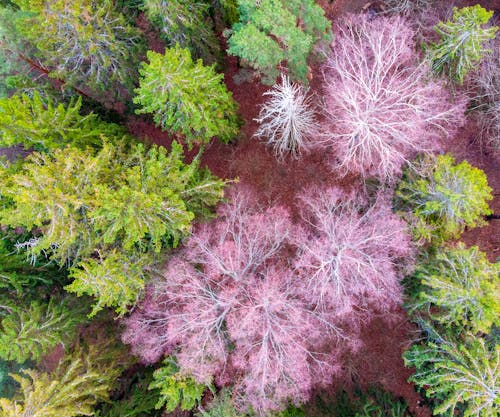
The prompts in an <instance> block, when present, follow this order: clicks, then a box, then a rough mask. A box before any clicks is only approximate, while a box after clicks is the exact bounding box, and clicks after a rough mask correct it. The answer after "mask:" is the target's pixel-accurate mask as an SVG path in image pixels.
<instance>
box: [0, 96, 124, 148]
mask: <svg viewBox="0 0 500 417" xmlns="http://www.w3.org/2000/svg"><path fill="white" fill-rule="evenodd" d="M81 106H82V101H81V98H79V99H78V100H76V101H71V102H70V103H69V104H68V105H66V106H64V105H62V104H56V103H54V101H53V100H51V99H50V98H42V97H41V96H40V95H39V94H38V92H37V91H35V92H34V94H33V96H31V97H30V96H27V95H25V94H23V95H21V96H17V95H14V96H12V97H9V98H0V146H12V145H16V144H23V145H24V147H25V149H30V148H34V149H36V150H48V149H54V148H62V147H64V146H66V145H74V146H77V147H81V148H84V147H86V146H93V147H99V146H101V145H102V139H101V136H102V135H104V136H106V137H109V138H114V137H116V138H120V139H121V138H123V137H124V136H125V131H124V129H122V128H121V127H119V126H118V125H115V124H113V123H105V122H103V121H101V120H100V119H99V118H98V117H97V116H96V115H95V114H93V113H90V114H89V115H86V116H82V115H81V114H80V109H81Z"/></svg>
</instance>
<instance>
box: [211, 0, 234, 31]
mask: <svg viewBox="0 0 500 417" xmlns="http://www.w3.org/2000/svg"><path fill="white" fill-rule="evenodd" d="M210 5H211V7H212V9H213V11H214V14H216V15H217V14H219V15H220V16H221V17H222V20H223V22H224V24H225V25H227V26H231V25H233V24H234V23H236V22H237V21H238V20H239V18H240V14H239V11H238V0H210Z"/></svg>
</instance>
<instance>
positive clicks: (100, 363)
mask: <svg viewBox="0 0 500 417" xmlns="http://www.w3.org/2000/svg"><path fill="white" fill-rule="evenodd" d="M124 354H125V352H124V351H123V350H122V349H121V348H119V347H117V346H116V345H113V344H112V343H111V342H109V341H107V342H104V343H102V342H101V343H98V344H96V345H91V346H90V347H88V348H81V347H77V348H76V349H75V350H74V352H73V353H71V354H69V355H67V356H66V357H65V358H64V359H63V360H62V361H61V363H60V364H59V366H58V367H57V369H56V370H55V371H54V372H52V373H47V372H42V371H37V370H34V369H28V370H25V371H23V372H22V374H20V375H13V378H14V379H15V380H16V381H17V382H18V383H19V384H20V386H21V389H20V392H19V394H18V395H17V396H16V397H14V398H13V399H11V400H9V399H5V398H0V415H1V416H2V417H28V416H29V417H61V416H64V417H73V416H82V415H84V416H92V415H94V406H95V404H96V403H97V402H100V401H107V400H108V399H109V393H110V391H111V390H112V389H113V388H114V387H115V385H116V382H117V379H118V377H119V376H120V374H121V372H122V371H123V365H124V363H125V362H124V360H123V357H124Z"/></svg>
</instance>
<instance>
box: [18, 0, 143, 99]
mask: <svg viewBox="0 0 500 417" xmlns="http://www.w3.org/2000/svg"><path fill="white" fill-rule="evenodd" d="M13 3H15V4H16V5H17V6H19V7H20V9H21V10H22V11H24V12H29V14H27V15H26V16H25V17H23V18H20V19H19V21H18V23H17V26H18V28H19V30H20V32H21V33H22V35H23V36H24V37H25V39H26V40H28V41H29V42H30V43H31V44H33V45H34V46H35V48H36V50H37V52H36V56H37V57H38V58H39V59H40V60H41V62H42V63H43V65H44V66H45V67H46V68H47V69H48V70H49V71H50V75H51V76H53V77H55V78H58V79H61V80H63V81H64V82H65V83H67V84H69V85H72V86H76V87H80V88H82V87H88V88H90V89H91V90H96V91H101V92H102V91H104V90H106V89H107V90H108V91H115V92H119V91H120V89H119V88H116V87H117V85H120V84H121V85H122V86H128V87H131V85H132V82H133V80H134V75H135V72H134V70H133V69H134V68H135V67H136V63H137V56H138V53H139V52H140V50H141V48H142V38H141V36H140V32H139V30H138V29H136V28H135V27H133V26H132V25H130V24H129V23H128V22H127V21H126V19H125V16H123V15H122V14H121V13H119V12H118V11H117V10H116V8H115V5H114V2H113V1H112V0H102V1H95V0H53V1H50V2H45V1H40V0H13ZM110 87H114V88H113V89H110Z"/></svg>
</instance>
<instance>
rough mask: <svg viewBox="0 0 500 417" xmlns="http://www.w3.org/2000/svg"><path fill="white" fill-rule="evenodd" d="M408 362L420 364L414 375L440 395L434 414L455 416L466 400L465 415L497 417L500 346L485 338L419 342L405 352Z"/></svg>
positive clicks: (418, 382)
mask: <svg viewBox="0 0 500 417" xmlns="http://www.w3.org/2000/svg"><path fill="white" fill-rule="evenodd" d="M403 358H404V360H405V365H406V366H412V367H415V368H416V372H415V373H414V374H413V375H412V376H411V377H410V381H412V382H414V383H415V384H416V385H417V386H418V387H420V388H424V389H425V390H426V395H427V396H428V397H436V398H439V399H440V400H441V401H439V405H438V406H437V407H436V408H434V414H440V415H441V414H444V415H447V416H453V415H454V411H455V409H456V408H457V405H458V404H464V410H463V415H464V416H465V417H472V416H481V417H494V416H496V415H497V411H498V407H499V406H500V388H499V385H498V377H499V373H498V369H499V367H500V347H499V346H498V345H497V346H494V347H493V348H491V349H490V348H489V347H488V346H487V344H486V343H485V342H484V340H483V339H481V338H474V337H471V338H469V340H468V342H467V343H465V344H457V343H455V342H453V341H446V340H444V341H442V342H441V343H433V342H428V343H426V344H424V345H420V346H419V345H415V346H413V347H412V348H411V349H410V350H408V351H406V352H405V353H404V355H403Z"/></svg>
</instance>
